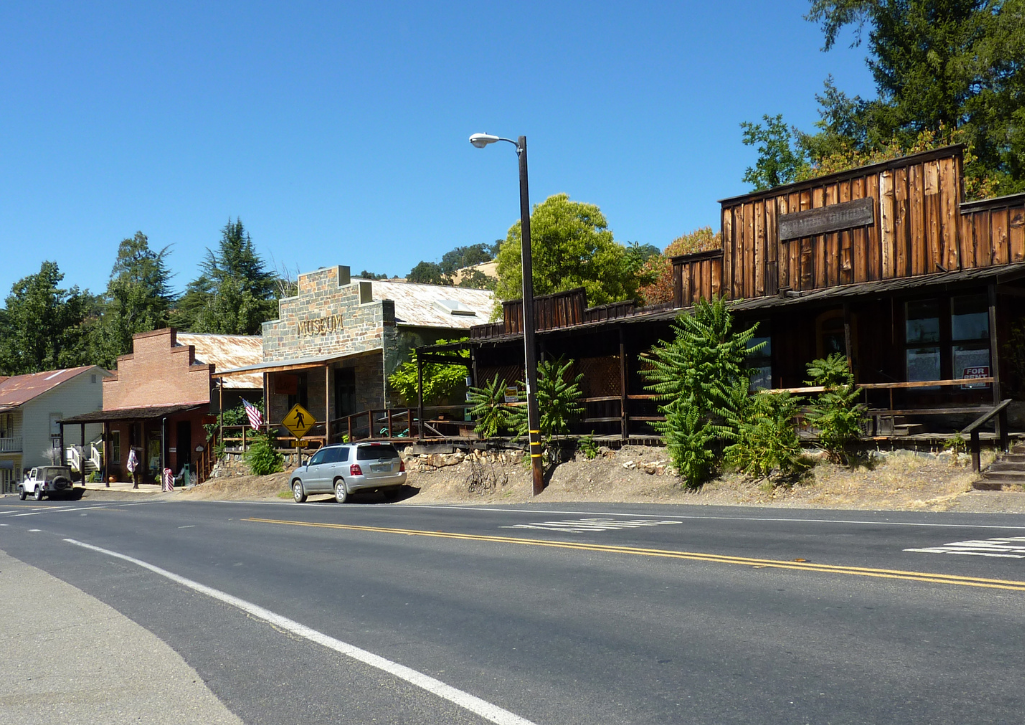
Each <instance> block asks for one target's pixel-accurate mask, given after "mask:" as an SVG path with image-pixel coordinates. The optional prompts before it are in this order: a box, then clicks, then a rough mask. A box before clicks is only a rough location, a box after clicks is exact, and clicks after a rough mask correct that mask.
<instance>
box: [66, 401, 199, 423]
mask: <svg viewBox="0 0 1025 725" xmlns="http://www.w3.org/2000/svg"><path fill="white" fill-rule="evenodd" d="M207 406H208V403H185V404H182V405H154V406H150V407H146V408H112V409H111V410H95V411H93V412H92V413H83V414H82V415H74V416H72V417H70V418H64V419H63V420H62V421H61V423H65V424H67V423H109V422H112V421H116V420H151V419H153V418H164V417H166V416H169V415H173V414H174V413H184V412H186V411H191V410H199V409H200V408H205V407H207Z"/></svg>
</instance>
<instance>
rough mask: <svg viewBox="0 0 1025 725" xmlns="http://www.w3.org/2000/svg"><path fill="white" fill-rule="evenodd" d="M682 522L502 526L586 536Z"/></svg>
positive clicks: (583, 521)
mask: <svg viewBox="0 0 1025 725" xmlns="http://www.w3.org/2000/svg"><path fill="white" fill-rule="evenodd" d="M681 523H683V522H682V521H651V520H650V519H636V520H632V521H618V520H616V519H579V520H576V521H543V522H541V523H536V524H513V525H512V526H502V527H500V528H503V529H541V530H542V531H565V532H568V533H570V534H586V533H589V532H592V531H618V530H620V529H637V528H641V527H643V526H662V525H664V524H681Z"/></svg>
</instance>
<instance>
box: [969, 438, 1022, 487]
mask: <svg viewBox="0 0 1025 725" xmlns="http://www.w3.org/2000/svg"><path fill="white" fill-rule="evenodd" d="M972 487H973V488H975V489H977V490H979V491H1025V443H1018V444H1017V445H1015V446H1014V447H1013V448H1011V450H1010V452H1008V453H1001V454H999V455H998V456H997V457H996V460H995V461H993V463H992V464H991V465H990V466H989V468H987V469H986V470H985V471H983V472H982V475H981V476H980V477H979V479H978V480H977V481H975V483H974V484H972Z"/></svg>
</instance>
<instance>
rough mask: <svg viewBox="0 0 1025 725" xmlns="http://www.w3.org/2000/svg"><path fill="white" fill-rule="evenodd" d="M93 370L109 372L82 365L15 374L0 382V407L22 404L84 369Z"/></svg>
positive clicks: (9, 407)
mask: <svg viewBox="0 0 1025 725" xmlns="http://www.w3.org/2000/svg"><path fill="white" fill-rule="evenodd" d="M89 370H92V371H95V372H96V373H101V374H103V375H105V376H107V375H110V373H109V372H107V371H106V370H104V369H103V368H101V367H97V366H96V365H83V366H82V367H78V368H68V369H66V370H46V371H45V372H41V373H29V374H28V375H15V376H13V377H10V378H7V379H5V380H3V381H2V382H0V408H3V409H11V408H16V407H18V406H19V405H24V404H25V403H27V402H28V401H30V400H32V399H33V398H37V397H39V396H40V395H42V394H43V393H45V392H47V391H50V390H53V389H54V388H56V387H57V386H58V385H60V384H61V383H64V382H67V381H68V380H71V379H72V378H74V377H76V376H78V375H81V374H82V373H84V372H86V371H89Z"/></svg>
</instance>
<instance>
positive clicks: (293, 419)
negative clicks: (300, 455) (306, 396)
mask: <svg viewBox="0 0 1025 725" xmlns="http://www.w3.org/2000/svg"><path fill="white" fill-rule="evenodd" d="M316 422H317V419H316V418H314V417H313V416H312V415H310V411H308V410H306V408H304V407H302V406H301V405H299V404H298V403H297V404H296V405H295V406H294V407H293V408H292V409H291V410H290V411H288V415H286V416H285V419H284V420H283V421H281V425H283V426H285V427H286V428H287V429H288V432H289V433H291V434H292V435H294V436H295V437H296V438H302V437H303V436H304V435H306V432H307V431H308V430H309V429H310V428H312V427H313V425H314V424H315V423H316Z"/></svg>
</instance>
